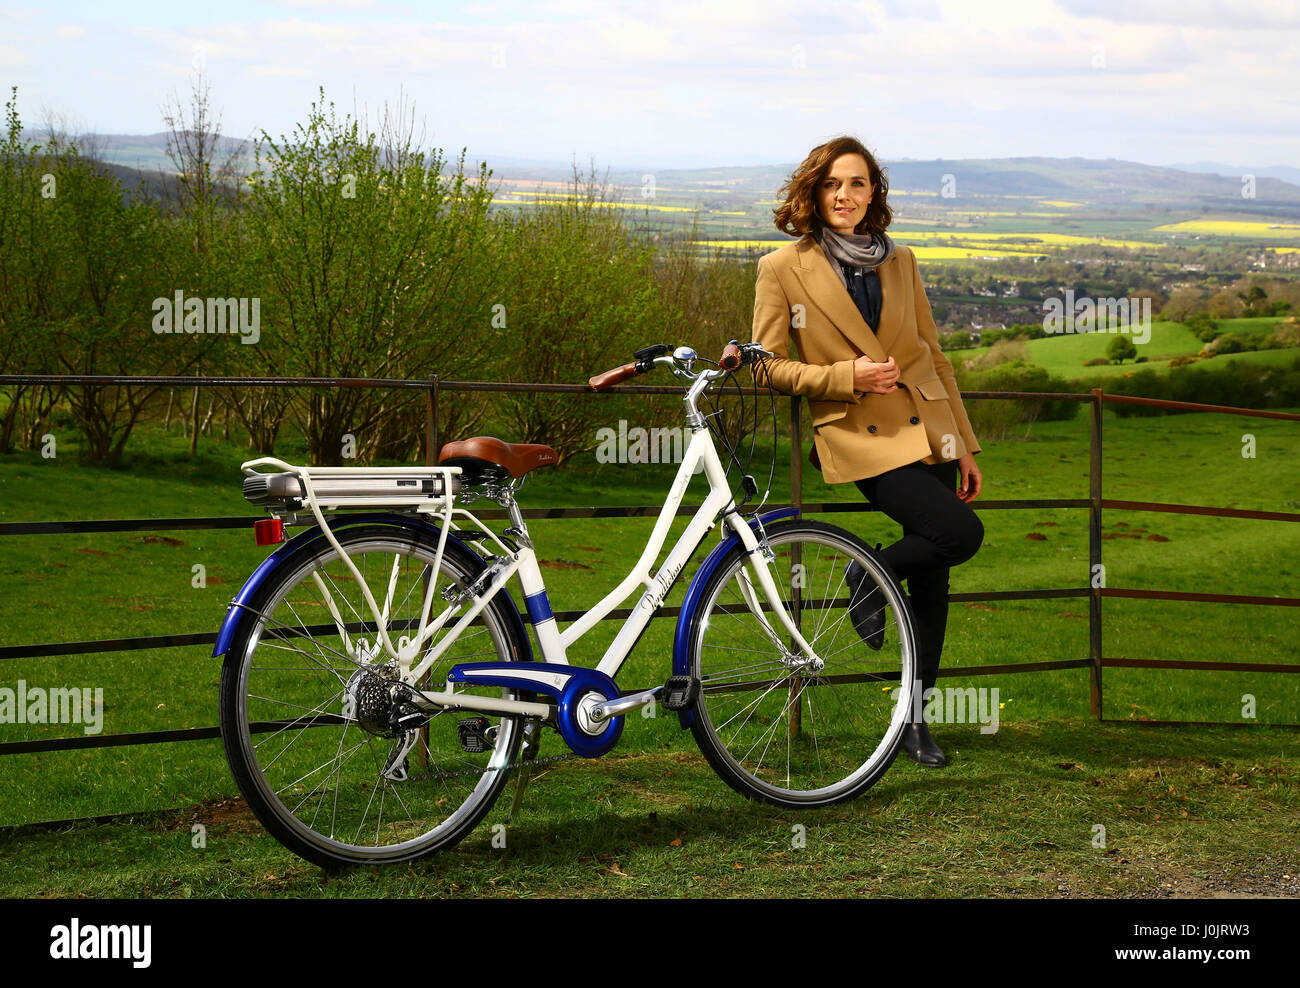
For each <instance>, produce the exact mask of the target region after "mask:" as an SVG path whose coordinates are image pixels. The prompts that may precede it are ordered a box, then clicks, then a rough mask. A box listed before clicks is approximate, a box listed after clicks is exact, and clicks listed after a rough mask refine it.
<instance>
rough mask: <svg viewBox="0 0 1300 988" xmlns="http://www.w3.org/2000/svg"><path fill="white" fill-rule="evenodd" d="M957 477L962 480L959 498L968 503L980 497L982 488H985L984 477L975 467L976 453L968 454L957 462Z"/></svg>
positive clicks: (958, 491) (958, 493) (958, 492)
mask: <svg viewBox="0 0 1300 988" xmlns="http://www.w3.org/2000/svg"><path fill="white" fill-rule="evenodd" d="M957 475H958V477H959V478H960V479H961V486H960V487H958V488H957V496H958V497H959V498H961V499H962V500H963V501H965V502H967V503H969V502H971V501H974V500H975V499H976V498H977V497H979V494H980V488H981V487H983V486H984V475H983V474H981V473H980V468H979V467H977V466H976V465H975V454H974V453H967V454H965V455H964V456H962V457H961V458H960V459H959V460H957Z"/></svg>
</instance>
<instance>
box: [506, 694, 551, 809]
mask: <svg viewBox="0 0 1300 988" xmlns="http://www.w3.org/2000/svg"><path fill="white" fill-rule="evenodd" d="M541 742H542V725H541V722H540V721H538V720H535V719H533V718H529V720H527V721H526V722H525V723H524V741H523V744H522V745H521V746H520V749H519V761H518V762H517V763H516V764H515V797H514V799H513V800H511V802H510V814H509V815H508V816H507V817H506V823H514V821H515V817H516V816H518V815H519V807H520V806H521V805H522V804H523V801H524V790H525V789H527V788H528V780H529V779H530V778H531V777H532V774H533V764H532V763H533V762H534V761H535V760H536V759H537V750H538V748H540V747H541Z"/></svg>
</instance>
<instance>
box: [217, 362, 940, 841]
mask: <svg viewBox="0 0 1300 988" xmlns="http://www.w3.org/2000/svg"><path fill="white" fill-rule="evenodd" d="M770 356H771V354H769V353H767V352H766V351H764V350H762V349H761V347H759V346H758V344H754V343H749V344H743V345H737V344H736V343H735V342H734V341H733V343H732V344H730V345H729V346H728V347H727V348H726V349H725V350H724V352H723V355H722V358H721V359H720V360H719V361H717V362H716V365H715V366H713V367H708V366H704V364H705V363H709V362H705V361H701V360H700V358H698V357H697V355H696V354H695V352H694V351H693V350H691V349H690V348H688V347H679V348H677V349H675V350H673V349H670V348H669V347H668V346H666V345H662V344H660V345H656V346H653V347H648V348H646V349H644V350H640V351H638V352H637V354H636V355H635V359H634V360H633V361H632V362H631V363H629V364H626V365H624V366H622V367H619V368H616V369H615V370H612V371H609V372H606V373H605V374H602V375H599V376H598V377H594V378H592V379H591V381H590V384H591V387H592V388H593V389H596V390H603V389H604V388H607V387H609V386H611V385H613V384H616V383H619V382H621V381H624V380H627V379H629V378H630V377H632V376H634V375H637V374H642V373H645V372H647V371H649V370H651V369H653V368H655V367H660V366H667V367H669V368H670V369H671V370H672V372H673V373H674V374H675V375H676V376H677V377H679V378H681V379H683V380H685V381H686V382H688V383H687V386H686V394H685V398H684V401H685V405H686V421H687V426H688V429H689V438H688V440H687V441H686V444H685V450H684V456H683V459H682V462H681V464H680V467H679V468H678V471H677V474H676V477H675V478H674V480H673V482H672V485H671V487H670V489H669V492H668V494H667V497H666V499H665V502H664V506H663V509H662V510H661V512H660V514H659V516H658V518H657V520H656V521H655V524H654V527H653V530H652V532H651V534H650V536H649V538H648V540H647V542H646V545H645V548H644V550H643V551H642V553H641V556H640V557H639V559H638V560H637V562H636V564H635V565H634V566H633V568H632V570H631V572H629V573H628V574H627V576H626V577H625V578H624V579H623V580H622V581H621V582H620V583H619V584H618V586H617V587H615V588H614V590H612V591H610V592H609V593H608V594H606V596H605V597H604V598H603V599H601V600H600V601H599V602H598V603H596V604H595V605H594V606H593V607H591V608H590V609H589V610H587V611H586V612H584V613H583V615H582V616H581V617H580V618H578V619H577V620H575V621H573V622H572V623H571V624H569V625H568V627H566V628H564V629H563V630H561V629H560V628H559V627H558V625H557V623H556V620H555V617H554V613H553V611H552V609H551V605H550V601H549V598H548V596H547V591H546V587H545V583H544V580H543V576H542V572H541V569H540V568H539V566H538V560H537V556H536V554H535V552H534V548H533V542H532V540H531V538H530V536H529V532H528V526H527V524H526V523H525V521H524V517H523V514H522V511H521V509H520V508H519V505H518V503H517V501H516V498H515V493H516V492H517V490H518V488H519V486H520V485H521V484H522V483H523V480H524V478H525V476H526V475H527V474H528V473H529V472H531V471H532V470H534V469H537V468H539V467H542V466H545V465H547V464H548V463H553V462H554V461H555V458H556V457H555V453H554V451H553V450H551V449H550V448H549V447H546V446H538V445H511V444H508V443H503V442H501V441H500V440H497V439H492V438H487V437H479V438H475V439H469V440H464V441H461V442H454V443H450V444H448V445H447V446H445V447H444V448H443V450H442V451H441V456H440V458H439V465H438V466H436V467H375V468H364V467H347V468H326V467H302V466H292V465H290V464H288V463H285V462H283V461H281V460H278V459H274V458H271V457H263V458H260V459H255V460H250V461H248V462H247V463H245V464H243V467H242V470H243V472H244V474H245V480H244V496H245V498H246V499H247V500H248V501H250V502H251V503H253V504H256V505H258V506H261V507H264V508H266V509H267V510H268V511H269V512H270V514H271V517H270V518H268V519H264V520H262V521H259V522H257V523H256V525H255V528H256V529H257V532H258V541H259V543H262V544H277V545H279V548H277V549H275V550H274V551H273V552H272V553H271V555H270V556H268V557H267V559H266V560H264V561H263V563H262V564H261V565H260V566H259V567H258V568H257V570H256V571H255V572H254V573H253V574H252V576H251V577H250V578H249V579H248V581H247V582H246V583H245V584H244V586H243V588H242V589H241V590H240V591H239V593H238V595H237V596H236V597H235V598H234V600H233V601H232V603H231V605H230V607H229V609H228V611H227V614H226V617H225V621H224V622H223V624H222V627H221V630H220V633H219V635H218V640H217V644H216V646H215V647H214V649H213V654H214V656H220V655H225V660H224V663H223V666H222V673H221V736H222V741H223V746H224V749H225V753H226V757H227V760H228V762H229V764H230V767H231V771H232V773H233V775H234V777H235V780H236V782H237V783H238V785H239V789H240V791H241V793H242V794H243V796H244V798H245V800H246V801H247V803H248V805H249V806H250V807H251V808H252V810H253V812H254V813H255V814H256V815H257V817H258V819H259V820H260V821H261V823H262V824H263V826H264V827H265V828H266V829H267V831H269V832H270V833H271V834H272V835H273V836H275V837H276V838H277V839H278V840H279V841H280V842H281V843H283V844H284V845H285V846H286V847H288V848H289V849H290V850H292V851H294V852H295V853H297V854H299V855H301V856H302V857H304V858H306V859H308V860H311V861H314V862H316V863H318V864H321V865H326V866H338V865H349V864H365V863H391V862H398V861H406V860H410V859H413V858H416V857H420V856H423V855H426V854H430V853H433V852H435V851H438V850H441V849H444V848H447V847H450V846H452V845H454V844H455V843H457V842H458V841H460V840H461V839H462V838H464V837H465V836H466V835H467V834H468V833H469V832H470V831H471V830H473V829H474V827H476V826H477V825H478V824H479V823H480V822H481V821H482V820H483V818H484V816H485V815H486V814H487V813H488V812H489V810H490V809H491V808H492V806H493V805H494V803H495V802H496V800H497V799H498V797H499V796H500V795H501V794H502V792H503V790H504V788H505V786H506V783H507V779H508V776H509V775H510V773H511V772H512V771H513V772H514V773H515V776H516V780H517V782H516V788H515V793H514V803H513V808H512V811H511V816H512V817H513V815H514V813H516V812H517V811H518V809H519V805H520V800H521V799H522V796H523V792H524V789H525V787H526V785H527V781H528V778H529V776H530V772H531V769H532V768H534V767H535V766H536V765H538V764H541V762H540V761H539V760H538V752H539V748H540V743H541V738H542V734H543V728H547V729H553V730H554V731H556V732H557V733H558V734H559V735H560V737H561V738H562V739H563V741H564V744H565V745H566V747H567V749H568V752H567V753H565V754H562V755H560V756H557V758H565V757H575V756H582V757H588V758H594V757H598V756H600V755H603V754H605V753H606V752H608V751H609V750H610V749H612V748H613V747H614V745H615V744H616V743H617V742H618V740H619V737H620V735H621V734H622V731H623V727H624V719H625V717H626V716H627V715H628V714H629V713H630V712H632V711H635V710H638V709H640V708H642V707H644V706H646V705H648V704H650V703H658V704H659V705H660V706H662V707H663V708H665V709H667V710H669V711H673V712H675V713H676V714H677V716H678V717H679V719H680V724H681V726H682V727H683V728H689V729H690V730H691V732H692V734H693V736H694V739H695V741H696V743H697V744H698V746H699V748H700V750H701V751H702V753H703V754H704V756H705V758H706V759H707V760H708V762H709V764H710V765H711V766H712V767H713V769H714V770H715V771H716V773H717V774H718V775H719V776H720V777H721V778H722V779H723V781H725V782H726V783H727V784H728V785H729V786H730V787H731V788H732V789H734V790H736V791H737V792H739V793H741V794H743V795H745V796H747V797H750V798H752V799H757V800H761V801H766V802H768V803H773V804H776V805H779V806H785V807H795V808H799V807H818V806H828V805H831V804H833V803H838V802H841V801H844V800H848V799H852V798H854V797H856V796H859V795H860V794H862V793H863V792H865V791H866V790H867V789H868V788H870V787H871V786H872V785H873V784H874V783H875V782H876V781H877V780H878V779H879V778H880V777H881V776H882V775H883V774H884V772H885V771H886V770H887V769H888V768H889V765H890V763H891V762H892V761H893V759H894V756H895V755H896V753H897V751H898V748H899V745H900V741H901V734H902V729H903V726H904V724H905V722H906V721H907V720H908V716H907V714H908V712H909V711H910V710H911V708H912V705H913V702H914V699H913V698H914V695H915V691H916V690H917V688H918V687H917V684H916V682H915V668H916V659H915V655H916V644H915V632H914V629H913V623H912V616H911V612H910V610H909V608H908V603H907V599H906V597H905V595H904V594H903V591H902V590H901V588H900V587H899V585H898V582H897V580H896V579H895V577H894V574H893V573H892V571H891V570H890V569H889V567H888V565H887V564H886V563H885V562H884V561H883V559H881V558H880V557H879V556H878V555H877V554H876V552H875V551H874V550H872V549H871V548H870V547H869V546H868V545H867V544H866V543H864V542H863V541H862V540H861V539H859V538H858V537H857V536H855V535H853V534H852V533H850V532H847V531H845V530H843V529H841V528H837V527H834V526H831V525H827V524H823V523H821V522H816V521H809V520H805V519H801V518H798V517H797V514H798V512H797V511H796V510H795V509H793V508H786V509H781V510H775V511H767V512H764V513H759V512H758V511H757V510H754V511H751V512H750V513H749V515H743V514H742V512H741V510H740V509H741V507H742V506H743V505H745V504H746V503H747V502H748V500H749V499H750V497H751V496H753V495H754V494H756V493H757V485H756V483H755V481H754V480H753V478H752V476H749V475H746V476H745V477H744V478H743V485H742V486H743V488H744V492H745V496H744V498H742V499H741V500H740V501H739V502H738V501H737V499H736V493H735V492H734V491H733V490H732V487H731V484H730V483H729V482H728V479H727V470H726V467H724V464H723V461H722V459H721V457H720V454H719V452H718V449H717V447H716V446H715V443H714V435H713V430H714V428H716V422H714V421H713V418H714V416H706V415H705V414H703V413H702V412H701V411H700V408H699V403H700V400H701V398H702V397H703V396H705V395H706V394H707V393H709V392H710V390H711V389H713V388H715V387H718V386H720V382H723V381H724V380H725V379H727V378H728V375H731V374H732V373H733V372H734V371H736V370H737V369H738V368H740V367H742V366H748V367H750V368H751V371H752V373H753V374H754V377H755V381H756V382H757V381H758V378H759V375H760V373H761V372H762V370H763V361H764V360H765V359H766V358H767V357H770ZM697 363H700V364H701V366H700V368H699V369H697V368H696V364H697ZM764 376H765V375H764ZM768 394H769V395H770V394H771V392H770V385H768ZM711 400H712V399H711ZM773 416H775V403H774V402H773ZM722 438H723V439H724V442H725V441H726V437H725V436H724V437H722ZM751 448H752V447H751ZM727 450H728V453H729V455H732V454H734V448H733V446H732V445H731V444H729V443H728V444H727ZM773 457H775V448H774V449H773ZM732 459H733V460H734V455H732ZM697 464H699V465H701V470H702V473H703V475H704V478H705V480H706V483H707V485H708V493H707V495H706V496H705V499H704V501H703V502H702V503H701V504H700V505H699V507H698V508H697V509H696V511H695V513H694V515H693V516H692V517H691V518H690V521H689V522H688V523H687V525H686V528H685V531H684V532H682V534H681V535H680V536H679V537H678V539H677V540H676V542H675V543H674V544H673V546H672V547H671V549H669V551H668V553H667V555H666V556H665V557H664V559H663V561H662V563H660V564H659V565H655V564H656V561H657V560H658V559H659V555H660V553H661V551H662V549H663V547H664V544H665V541H666V539H667V536H668V534H669V527H670V524H671V523H672V521H673V519H674V518H675V516H676V514H677V509H678V507H679V506H680V505H681V504H682V500H683V496H684V494H685V492H686V489H687V487H688V486H689V485H690V483H691V481H692V478H693V476H694V474H695V473H696V467H697ZM266 470H270V471H275V472H264V471H266ZM769 487H770V483H769ZM476 499H486V500H489V501H494V502H496V503H497V504H499V505H501V506H502V507H504V508H505V509H506V511H507V513H508V516H509V519H510V525H509V527H508V528H506V529H505V530H504V531H502V532H501V533H499V534H498V533H496V532H494V531H492V530H491V529H490V528H488V527H487V525H485V524H484V523H483V522H482V521H481V520H479V519H478V518H477V517H475V516H474V515H473V514H472V513H471V512H470V511H469V510H467V509H466V508H465V507H464V505H465V504H467V503H472V502H473V501H474V500H476ZM760 506H761V503H760ZM299 515H304V516H307V517H309V519H310V521H311V522H314V524H312V525H311V526H310V527H309V528H308V529H307V530H306V531H304V532H302V533H301V534H299V535H297V536H295V537H294V538H292V539H289V540H288V541H284V539H285V536H284V527H285V525H286V524H294V523H296V522H297V520H298V517H299ZM715 525H720V533H719V534H720V541H719V543H718V544H717V545H716V546H715V547H714V548H713V549H712V550H711V551H710V552H709V553H708V554H707V556H706V557H705V559H704V561H703V562H702V563H701V565H700V566H699V568H698V569H697V571H696V573H695V575H694V576H693V578H692V580H691V582H690V584H689V586H688V589H687V591H686V594H685V599H684V601H683V603H682V606H681V610H680V615H679V617H678V621H677V626H676V630H675V633H674V637H673V658H672V669H671V670H670V675H669V676H668V677H666V679H665V681H664V683H663V684H662V685H657V686H654V687H652V688H650V689H645V690H638V691H636V692H633V693H631V694H624V693H622V692H620V690H619V687H618V685H617V683H616V679H617V676H618V673H619V670H620V668H621V667H622V666H623V663H624V661H625V660H626V659H627V657H628V655H629V654H630V653H631V651H632V649H633V647H634V646H635V644H636V643H637V641H638V639H640V637H641V635H642V633H643V632H644V631H645V630H646V629H647V627H648V626H649V623H650V621H651V619H652V618H653V617H654V615H655V614H656V613H657V612H658V611H659V610H660V609H661V608H662V607H663V605H664V601H665V599H666V598H667V596H668V594H669V592H670V591H671V590H672V588H673V587H674V585H675V584H676V583H677V581H678V579H679V578H680V576H681V574H682V572H683V569H684V568H685V566H686V565H687V563H688V562H689V561H690V559H691V558H692V557H693V556H694V555H695V554H696V552H697V550H698V549H699V548H700V547H701V546H702V545H703V543H704V541H705V539H706V538H707V537H708V535H709V533H710V532H711V531H712V530H713V528H714V527H715ZM852 563H856V564H857V565H858V566H859V567H861V570H860V571H855V575H854V581H853V582H854V585H855V586H856V588H857V589H856V591H853V592H851V593H849V595H848V596H846V595H845V594H846V577H847V575H848V567H849V565H850V564H852ZM512 578H517V579H518V582H519V586H520V589H521V591H522V595H523V601H524V605H525V610H526V613H527V615H528V618H529V620H530V622H531V624H532V626H533V632H534V634H535V636H536V639H537V644H538V646H539V649H540V657H539V658H535V657H534V655H533V651H532V644H531V642H530V639H529V636H528V633H527V630H526V628H525V625H524V621H523V617H522V615H521V613H520V611H519V609H518V608H517V606H516V605H515V602H514V599H513V598H512V596H511V594H510V592H509V591H508V590H507V589H506V584H507V582H508V581H510V580H511V579H512ZM638 589H639V590H640V591H641V592H640V596H639V598H638V599H637V601H636V603H635V605H634V606H633V607H632V608H631V614H630V615H629V616H628V617H627V618H626V619H625V620H624V622H623V625H622V627H621V628H620V629H619V631H618V633H617V634H616V635H615V637H614V640H613V642H612V643H611V644H610V645H609V647H608V648H607V649H606V650H605V652H604V655H603V656H602V658H601V659H600V661H599V663H598V664H597V666H596V667H595V668H591V667H587V666H576V665H571V664H569V658H568V654H569V650H570V649H571V648H572V647H573V646H574V645H575V644H576V643H577V642H578V641H579V640H580V639H581V638H582V637H583V636H584V635H585V634H587V633H588V632H589V631H591V630H592V629H593V628H594V627H595V626H596V625H597V623H598V622H600V621H601V620H602V619H603V618H605V617H606V616H607V615H608V614H609V613H610V612H611V611H613V610H614V609H615V608H616V607H617V606H619V605H620V604H622V603H623V602H624V601H625V600H626V599H627V598H629V597H631V596H632V595H633V594H634V593H636V592H637V590H638ZM435 604H436V610H437V613H434V612H435ZM850 608H857V609H858V610H855V611H854V612H853V615H852V616H855V617H856V616H857V615H860V614H862V613H865V612H866V611H864V610H863V608H868V609H869V608H875V609H883V617H884V618H885V620H884V628H885V632H886V633H885V635H884V636H877V637H878V638H881V637H883V638H884V641H883V643H882V642H880V641H878V640H877V641H872V642H871V643H870V644H868V641H869V639H867V638H866V637H864V636H862V635H861V634H860V633H859V632H857V631H855V630H854V621H853V620H848V619H849V618H850V617H851V615H850ZM552 760H556V759H552V758H548V759H545V761H552Z"/></svg>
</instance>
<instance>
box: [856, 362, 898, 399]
mask: <svg viewBox="0 0 1300 988" xmlns="http://www.w3.org/2000/svg"><path fill="white" fill-rule="evenodd" d="M853 390H854V391H860V392H868V393H870V394H877V395H883V394H889V392H891V391H897V390H898V365H897V364H895V363H894V358H893V357H890V358H889V359H888V360H887V361H885V362H884V363H883V364H878V363H876V362H875V361H874V360H872V359H871V358H870V357H859V358H858V359H857V360H855V361H853Z"/></svg>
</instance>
